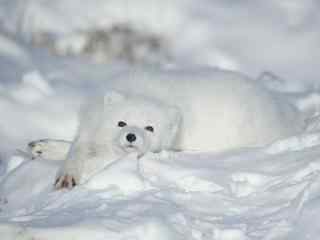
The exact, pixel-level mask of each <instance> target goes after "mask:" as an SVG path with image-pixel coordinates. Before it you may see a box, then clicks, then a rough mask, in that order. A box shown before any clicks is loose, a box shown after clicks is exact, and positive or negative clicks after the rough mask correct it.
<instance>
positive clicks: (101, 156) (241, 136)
mask: <svg viewBox="0 0 320 240" xmlns="http://www.w3.org/2000/svg"><path fill="white" fill-rule="evenodd" d="M105 87H106V89H107V90H108V91H109V92H108V93H107V94H106V95H105V96H104V97H100V98H97V100H95V101H93V104H92V105H89V106H88V107H87V109H86V110H84V114H83V117H82V120H81V124H80V127H79V131H78V136H77V137H76V139H75V140H74V143H73V145H72V147H71V150H70V153H69V155H68V157H67V160H66V163H65V166H64V168H63V169H62V171H61V174H60V175H59V178H58V182H57V183H56V185H57V187H58V188H59V187H69V186H70V185H75V184H76V183H79V182H80V181H83V180H84V179H88V177H90V176H92V174H94V173H95V172H97V170H99V169H102V168H103V167H104V166H106V165H107V164H108V163H110V162H112V161H114V160H116V159H118V158H119V157H122V156H124V155H125V154H128V153H130V152H136V153H137V154H138V155H143V154H144V153H145V152H147V151H152V152H158V151H160V150H164V149H171V150H174V149H175V150H198V151H214V152H219V151H224V150H228V149H235V148H241V147H257V146H263V145H265V144H268V143H271V142H272V141H274V140H277V139H279V138H284V137H288V136H290V135H294V134H297V133H299V132H301V131H302V130H303V121H302V118H301V117H300V116H299V113H298V112H297V111H296V110H295V109H294V108H293V106H291V105H289V104H288V103H287V102H286V101H285V100H284V99H281V98H280V96H278V95H276V94H275V93H273V92H271V91H270V90H268V89H266V88H265V87H264V86H263V85H261V84H259V83H258V82H256V81H252V80H250V79H248V78H247V77H245V76H243V75H241V74H239V73H235V72H230V71H222V70H218V69H212V68H207V69H198V70H187V71H181V70H159V69H157V70H153V69H142V68H141V69H136V70H134V71H129V72H124V73H121V74H119V75H117V76H115V77H114V78H112V79H109V80H108V81H107V82H106V86H105ZM111 90H112V91H111ZM113 90H116V91H113ZM117 91H120V92H124V93H126V94H130V96H129V97H128V96H123V95H122V94H119V93H118V92H117ZM133 96H134V97H133ZM137 96H140V97H137ZM151 99H152V100H151ZM168 106H174V108H173V107H170V108H169V107H168ZM177 109H179V111H180V113H181V115H182V121H181V124H180V117H179V114H178V110H177ZM119 121H123V122H125V124H124V125H123V126H122V127H119V126H117V124H119ZM147 126H153V127H154V132H150V131H148V130H146V129H145V128H146V127H147ZM178 129H179V130H178ZM130 133H131V134H134V136H135V141H134V142H133V143H132V144H131V143H129V141H128V138H127V136H128V134H130Z"/></svg>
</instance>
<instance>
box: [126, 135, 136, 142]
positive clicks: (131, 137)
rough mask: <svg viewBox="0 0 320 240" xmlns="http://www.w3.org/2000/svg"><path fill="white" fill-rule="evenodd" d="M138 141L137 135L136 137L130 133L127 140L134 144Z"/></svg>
mask: <svg viewBox="0 0 320 240" xmlns="http://www.w3.org/2000/svg"><path fill="white" fill-rule="evenodd" d="M136 139H137V137H136V135H134V134H133V133H129V134H128V135H127V140H128V141H129V142H131V143H132V142H134V141H135V140H136Z"/></svg>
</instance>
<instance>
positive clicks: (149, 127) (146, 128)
mask: <svg viewBox="0 0 320 240" xmlns="http://www.w3.org/2000/svg"><path fill="white" fill-rule="evenodd" d="M144 129H145V130H147V131H149V132H154V129H153V127H152V126H146V127H145V128H144Z"/></svg>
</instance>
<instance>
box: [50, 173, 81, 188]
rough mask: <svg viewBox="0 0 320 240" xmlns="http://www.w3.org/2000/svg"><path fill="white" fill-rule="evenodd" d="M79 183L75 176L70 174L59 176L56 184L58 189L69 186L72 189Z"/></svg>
mask: <svg viewBox="0 0 320 240" xmlns="http://www.w3.org/2000/svg"><path fill="white" fill-rule="evenodd" d="M76 185H77V182H76V180H75V177H73V176H72V175H69V174H65V175H61V176H60V177H58V178H57V180H56V182H55V184H54V186H55V188H56V189H62V188H67V189H71V188H73V187H75V186H76Z"/></svg>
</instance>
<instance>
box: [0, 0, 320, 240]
mask: <svg viewBox="0 0 320 240" xmlns="http://www.w3.org/2000/svg"><path fill="white" fill-rule="evenodd" d="M319 10H320V5H319V3H318V2H317V1H315V0H306V1H298V0H293V1H292V0H291V1H275V0H271V1H242V2H241V3H240V2H239V3H238V2H233V1H209V0H208V1H202V4H199V2H197V1H191V0H189V1H187V0H184V1H182V0H175V1H172V0H170V1H169V0H165V1H157V2H156V1H146V0H136V1H125V0H116V1H103V0H93V1H90V3H89V2H88V3H85V2H84V1H83V2H81V3H80V1H76V0H56V1H50V0H44V1H40V0H28V1H23V0H1V1H0V56H1V57H0V72H1V76H0V109H1V111H2V114H1V118H0V136H1V138H2V139H4V141H2V142H1V145H0V158H1V160H2V161H1V162H0V176H1V180H2V181H1V182H0V238H1V239H5V240H7V239H8V240H11V239H19V240H20V239H23V240H31V239H33V240H35V239H39V240H42V239H77V240H78V239H89V238H90V239H97V240H100V239H121V240H129V239H148V240H150V239H194V240H198V239H199V240H200V239H201V240H202V239H203V240H207V239H214V240H217V239H218V240H231V239H232V240H244V239H248V240H249V239H250V240H251V239H252V240H255V239H265V240H270V239H281V240H282V239H290V240H291V239H293V240H295V239H297V240H298V239H299V240H300V239H318V236H319V234H320V224H319V223H318V222H317V221H316V219H317V217H318V216H317V215H318V211H320V201H319V194H320V176H319V169H320V162H319V156H320V134H319V133H318V131H317V130H318V129H319V121H317V119H318V118H317V117H315V118H314V119H311V120H310V122H309V129H313V130H314V131H312V132H308V133H305V134H303V135H301V136H294V137H292V138H289V139H283V140H279V141H278V142H275V143H273V144H271V145H270V146H266V147H264V148H259V149H243V150H241V151H235V152H227V153H223V154H213V153H196V152H192V153H186V152H182V153H168V152H162V153H160V154H148V155H146V156H144V157H143V158H142V159H140V160H139V161H138V160H136V158H135V156H133V155H132V156H131V155H130V156H128V157H126V158H124V159H122V160H120V161H118V162H116V163H115V164H113V165H112V166H109V167H108V168H107V169H106V170H105V171H102V172H101V173H100V174H98V175H97V176H95V177H94V178H93V179H91V180H90V181H89V182H87V183H86V184H84V185H81V186H79V187H77V188H75V189H74V190H72V191H52V190H53V189H52V188H53V186H52V184H53V182H54V178H55V174H56V171H57V169H58V167H59V164H61V163H60V162H59V161H45V160H33V161H31V160H30V158H29V155H28V154H24V153H23V151H16V149H20V150H25V148H26V145H27V143H28V142H30V141H32V140H35V139H40V138H57V139H66V140H70V139H72V137H73V135H74V133H75V128H76V121H77V114H76V113H77V111H78V109H79V106H80V104H81V102H83V100H84V99H85V98H86V97H87V96H88V94H92V93H94V92H95V91H98V89H99V86H101V84H103V81H105V79H108V77H110V76H112V75H113V74H115V73H117V72H118V71H121V70H122V69H123V68H126V67H127V64H128V63H129V64H139V63H140V62H141V63H151V64H164V65H166V66H169V67H174V66H175V65H179V66H181V65H182V66H188V65H194V64H206V65H212V66H219V67H223V68H227V69H233V70H239V71H241V72H244V73H246V74H248V75H250V76H251V77H253V78H257V79H258V80H260V81H265V83H266V85H267V86H268V87H270V88H272V89H274V90H277V91H280V92H283V95H284V96H286V97H287V98H288V99H290V101H292V102H293V103H295V104H296V105H297V106H298V107H299V108H300V109H301V110H302V111H303V112H304V113H305V114H309V115H310V116H313V115H317V114H318V106H320V97H319V95H318V94H317V91H318V84H319V83H320V81H319V75H320V74H319V73H318V72H317V69H318V64H319V60H320V48H319V38H320V31H319V29H318V25H319V21H320V19H319V15H318V12H319ZM118 25H120V26H125V27H120V28H117V27H116V26H118ZM127 27H128V28H129V29H130V30H127ZM115 29H116V30H115ZM119 29H120V30H119ZM96 30H99V31H101V30H103V31H102V32H103V34H101V35H102V39H103V40H104V39H105V38H107V39H108V41H102V43H104V42H108V44H107V45H103V46H101V48H97V49H98V50H97V49H92V48H90V47H87V46H88V45H86V44H87V43H88V42H90V41H93V42H94V41H96V40H95V38H90V36H91V35H90V33H92V32H95V33H97V31H96ZM105 34H107V35H108V34H111V35H112V36H111V37H110V36H109V35H108V36H106V35H105ZM101 35H100V34H98V36H101ZM110 39H111V40H110ZM128 39H129V40H130V41H129V42H127V41H128ZM131 39H132V41H131ZM155 39H157V40H155ZM99 41H100V40H99ZM99 41H98V42H99ZM154 41H156V42H157V44H154ZM100 42H101V41H100ZM141 42H142V43H141ZM39 45H40V46H41V47H39ZM84 46H86V47H84ZM100 49H103V52H104V54H103V55H102V56H100V55H99V56H97V55H96V54H97V52H98V53H99V52H101V51H100ZM128 49H129V50H128ZM126 54H129V55H130V57H128V55H126ZM88 56H89V57H88ZM149 56H152V57H149ZM132 59H133V60H132ZM97 60H98V61H97ZM265 71H268V72H273V73H274V74H271V73H268V74H265V75H263V77H260V78H258V76H259V75H260V74H261V73H262V72H265Z"/></svg>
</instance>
